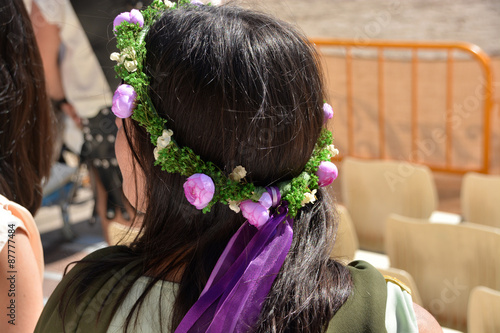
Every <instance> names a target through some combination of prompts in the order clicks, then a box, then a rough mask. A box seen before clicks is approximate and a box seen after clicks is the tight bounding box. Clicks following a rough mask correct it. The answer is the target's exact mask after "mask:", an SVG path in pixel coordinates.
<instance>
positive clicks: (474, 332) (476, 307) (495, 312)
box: [467, 287, 500, 333]
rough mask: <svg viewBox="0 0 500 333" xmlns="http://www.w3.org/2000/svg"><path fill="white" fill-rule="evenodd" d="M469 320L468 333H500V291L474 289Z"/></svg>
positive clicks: (469, 308)
mask: <svg viewBox="0 0 500 333" xmlns="http://www.w3.org/2000/svg"><path fill="white" fill-rule="evenodd" d="M467 318H468V322H467V327H468V330H467V332H468V333H500V291H498V290H493V289H490V288H486V287H476V288H474V289H472V292H471V293H470V298H469V307H468V309H467Z"/></svg>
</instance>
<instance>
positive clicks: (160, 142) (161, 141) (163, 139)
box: [156, 129, 174, 149]
mask: <svg viewBox="0 0 500 333" xmlns="http://www.w3.org/2000/svg"><path fill="white" fill-rule="evenodd" d="M172 135H174V132H173V131H172V130H167V129H164V130H163V133H162V135H161V136H160V137H158V139H157V140H156V146H157V147H158V148H159V149H162V148H165V147H166V146H168V145H169V144H170V141H171V137H172Z"/></svg>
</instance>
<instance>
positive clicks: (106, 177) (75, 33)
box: [31, 0, 130, 243]
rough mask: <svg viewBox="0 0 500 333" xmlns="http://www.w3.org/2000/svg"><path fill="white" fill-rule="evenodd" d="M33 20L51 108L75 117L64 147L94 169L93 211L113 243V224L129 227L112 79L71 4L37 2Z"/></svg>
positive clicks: (58, 0) (66, 0)
mask: <svg viewBox="0 0 500 333" xmlns="http://www.w3.org/2000/svg"><path fill="white" fill-rule="evenodd" d="M101 3H102V2H97V1H96V2H95V4H97V5H99V4H101ZM31 17H32V21H33V25H34V28H35V34H36V37H37V41H38V45H39V49H40V52H41V56H42V59H43V64H44V69H45V75H46V78H47V88H48V94H49V96H50V98H51V100H52V105H53V107H54V109H55V111H56V112H57V111H61V112H64V114H66V115H67V116H68V117H67V119H68V120H69V119H71V120H70V121H66V122H65V127H66V128H65V129H64V140H63V141H64V144H65V145H66V146H67V147H68V148H69V149H70V150H71V151H72V152H74V153H76V154H77V155H79V156H80V158H81V160H82V162H85V163H87V165H88V166H89V169H90V172H91V176H92V177H91V179H92V180H93V189H94V194H95V209H94V211H95V212H97V215H98V216H99V220H100V221H101V224H102V229H103V235H104V238H105V239H106V241H108V243H109V236H108V224H109V223H110V222H111V221H112V220H113V221H118V222H120V223H123V224H125V225H129V224H130V223H128V222H127V220H129V217H128V216H129V212H128V211H127V209H126V207H129V206H127V203H126V202H125V200H124V198H123V194H122V189H121V182H122V179H121V174H120V172H119V169H118V165H117V162H116V157H115V154H114V140H115V137H116V131H117V128H116V126H115V124H114V121H113V119H112V117H113V115H112V113H111V112H110V109H109V106H110V105H111V90H110V88H109V84H108V81H107V79H106V76H105V74H104V72H103V69H102V68H101V65H100V63H99V61H98V59H97V57H96V55H95V53H94V50H93V48H92V45H91V44H90V43H89V40H88V38H87V35H86V33H85V31H84V30H83V28H82V25H81V24H80V21H79V19H78V17H77V15H76V13H75V11H74V9H73V6H72V4H71V2H70V1H69V0H34V2H33V10H32V14H31ZM108 60H109V59H108Z"/></svg>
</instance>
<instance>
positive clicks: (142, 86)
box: [110, 0, 338, 228]
mask: <svg viewBox="0 0 500 333" xmlns="http://www.w3.org/2000/svg"><path fill="white" fill-rule="evenodd" d="M201 5H203V4H202V3H201V2H199V1H194V0H191V1H189V0H180V1H179V2H178V3H172V2H170V1H161V0H155V1H153V3H152V4H151V5H150V6H149V7H147V8H146V9H144V10H142V11H139V10H136V9H132V11H130V12H125V13H121V14H120V15H118V16H117V17H116V18H115V20H114V22H113V26H114V33H115V35H116V40H117V47H118V49H119V50H121V52H119V53H118V52H114V53H112V54H111V56H110V58H111V60H114V61H116V62H117V64H116V66H115V70H116V72H117V74H118V76H119V77H120V78H121V79H122V80H123V82H124V83H123V84H121V85H120V86H119V87H118V88H117V89H116V92H115V94H114V96H113V106H112V111H113V113H114V114H115V115H116V116H117V117H119V118H128V117H130V116H132V119H134V120H135V121H137V122H138V123H139V124H140V125H141V126H143V127H145V129H146V130H147V132H148V133H149V134H150V136H151V142H152V143H153V145H154V146H155V148H154V156H155V159H156V162H155V165H159V166H161V168H162V170H164V171H167V172H169V173H178V174H181V175H182V176H186V177H188V178H187V180H186V182H185V183H184V193H185V195H186V198H187V200H188V201H189V202H190V203H191V204H192V205H194V206H195V207H196V208H197V209H200V210H202V211H203V212H204V213H206V212H209V211H210V208H211V207H212V206H213V205H214V204H215V203H217V202H221V203H223V204H226V205H229V207H230V208H231V209H232V210H234V211H235V212H240V210H241V212H242V214H243V216H244V217H245V218H246V219H248V221H249V222H250V223H251V224H253V225H254V226H256V227H257V228H260V227H261V226H262V225H263V224H264V223H265V222H266V221H267V220H268V219H269V209H270V207H271V205H272V199H271V196H270V194H269V193H268V192H267V191H266V189H265V188H263V187H257V186H255V185H254V184H252V183H248V182H247V181H246V180H245V177H246V170H245V168H244V167H243V166H237V167H236V168H235V169H234V170H233V171H232V172H231V173H230V174H229V175H228V176H226V174H225V173H224V172H223V171H222V170H220V168H218V167H217V166H216V165H215V164H213V163H212V162H205V161H203V160H202V159H201V158H200V156H198V155H196V154H195V153H194V152H193V150H192V149H191V148H189V147H180V146H179V145H177V143H176V141H175V139H174V138H173V134H174V133H173V131H172V130H170V129H168V128H167V127H166V123H167V121H166V120H165V119H163V118H161V117H160V116H158V114H157V112H156V110H155V108H154V106H153V104H152V102H151V100H150V98H149V96H148V91H147V90H148V86H149V78H148V76H147V75H146V74H145V73H144V71H143V66H144V60H145V58H146V48H145V42H144V38H145V36H146V34H147V32H148V31H149V28H150V26H151V25H152V24H153V23H154V22H155V20H156V19H158V18H159V17H160V16H161V14H162V13H163V12H164V11H166V10H174V9H176V8H180V7H190V6H191V7H192V6H201ZM323 111H324V115H325V118H324V121H325V123H326V121H327V120H328V119H331V118H332V117H333V110H332V108H331V106H330V105H328V104H326V103H325V104H324V106H323ZM337 154H338V150H337V149H336V148H335V147H334V146H333V144H332V133H331V132H330V131H328V130H327V129H326V128H323V130H322V131H321V134H320V136H319V138H318V141H317V142H316V145H315V148H314V151H313V153H312V156H311V158H310V159H309V161H308V162H307V164H306V166H305V168H304V171H303V172H302V173H301V174H300V175H299V176H297V177H295V178H293V179H292V180H289V181H285V182H281V183H279V184H277V185H276V186H277V187H278V189H279V193H280V195H281V199H282V200H285V201H286V202H287V204H288V215H289V216H291V217H295V216H296V215H297V212H298V210H299V209H300V208H301V207H303V206H304V205H306V204H308V203H312V202H314V201H315V200H316V196H315V194H316V191H317V189H318V187H322V186H327V185H329V184H330V183H332V182H333V180H335V178H336V177H337V174H338V170H337V167H336V166H335V164H333V163H331V162H330V159H331V158H332V157H334V156H335V155H337Z"/></svg>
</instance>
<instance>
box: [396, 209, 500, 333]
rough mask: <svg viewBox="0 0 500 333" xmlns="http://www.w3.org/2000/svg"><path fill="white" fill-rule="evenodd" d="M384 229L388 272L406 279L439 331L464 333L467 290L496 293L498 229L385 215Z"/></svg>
mask: <svg viewBox="0 0 500 333" xmlns="http://www.w3.org/2000/svg"><path fill="white" fill-rule="evenodd" d="M386 227H387V233H386V250H387V255H388V256H389V259H390V262H391V266H392V267H397V268H400V269H404V270H405V271H407V272H408V273H410V274H411V276H412V277H413V278H414V279H415V282H416V284H417V286H418V290H419V292H420V296H421V298H422V303H423V306H424V307H425V308H426V309H427V310H429V311H430V312H431V313H432V314H433V315H434V316H435V317H436V319H437V320H438V321H439V323H440V324H441V325H442V326H445V327H449V328H453V329H457V330H461V331H464V330H465V329H466V328H467V304H468V301H469V294H470V291H471V290H472V288H474V287H476V286H486V287H489V288H493V289H496V290H500V255H499V254H500V229H497V228H491V227H487V226H482V225H478V224H473V223H461V224H459V225H450V224H440V223H427V222H426V221H422V220H420V219H413V218H408V217H403V216H400V215H391V216H390V217H389V218H388V220H387V226H386Z"/></svg>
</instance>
